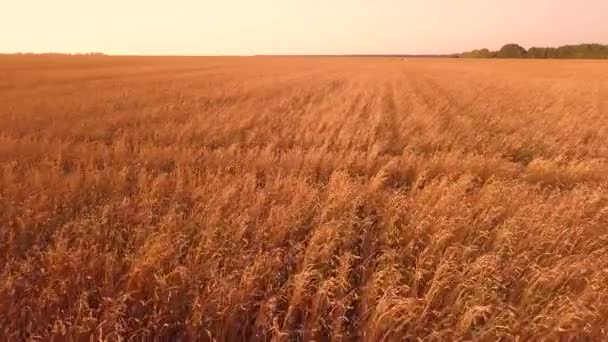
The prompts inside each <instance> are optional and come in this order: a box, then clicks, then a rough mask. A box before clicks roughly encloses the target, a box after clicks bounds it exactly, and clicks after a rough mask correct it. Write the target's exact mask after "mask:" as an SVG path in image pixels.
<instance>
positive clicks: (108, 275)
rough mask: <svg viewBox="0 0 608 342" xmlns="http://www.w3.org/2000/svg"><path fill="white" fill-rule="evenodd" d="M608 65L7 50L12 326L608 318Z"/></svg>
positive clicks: (3, 284) (505, 328)
mask: <svg viewBox="0 0 608 342" xmlns="http://www.w3.org/2000/svg"><path fill="white" fill-rule="evenodd" d="M607 265H608V63H606V62H602V61H546V60H545V61H541V60H439V59H437V60H424V59H416V60H414V59H411V60H399V59H379V58H378V59H371V58H370V59H367V58H297V57H294V58H278V57H259V58H258V57H255V58H254V57H250V58H237V57H235V58H231V57H222V58H211V57H106V56H4V57H0V334H1V335H2V336H3V338H5V339H7V340H14V341H19V340H26V339H41V340H49V339H51V338H55V339H56V340H68V339H69V340H81V341H89V339H90V338H91V337H92V338H94V339H100V340H107V341H117V340H121V339H122V340H129V339H131V340H193V341H196V340H198V341H213V340H216V341H241V340H262V341H265V340H266V341H267V340H275V341H311V340H316V341H325V340H330V339H331V340H335V341H341V340H343V341H353V340H363V341H378V340H386V341H396V340H412V341H414V340H416V339H421V340H424V341H452V340H480V341H495V340H502V341H516V340H519V341H526V340H540V339H547V340H559V339H568V338H573V339H585V338H587V339H588V340H605V339H608V330H606V327H607V326H608V266H607Z"/></svg>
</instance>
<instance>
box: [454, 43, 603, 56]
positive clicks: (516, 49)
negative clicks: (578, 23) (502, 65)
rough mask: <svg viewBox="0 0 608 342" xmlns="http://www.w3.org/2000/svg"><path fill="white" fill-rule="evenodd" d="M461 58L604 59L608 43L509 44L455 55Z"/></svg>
mask: <svg viewBox="0 0 608 342" xmlns="http://www.w3.org/2000/svg"><path fill="white" fill-rule="evenodd" d="M455 57H461V58H531V59H553V58H555V59H559V58H562V59H604V58H608V45H602V44H580V45H565V46H561V47H558V48H552V47H532V48H530V49H529V50H527V51H526V49H524V48H523V47H521V46H519V45H517V44H507V45H505V46H503V47H502V48H501V49H500V50H499V51H490V50H488V49H480V50H473V51H470V52H463V53H460V54H457V55H455Z"/></svg>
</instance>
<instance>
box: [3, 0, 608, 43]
mask: <svg viewBox="0 0 608 342" xmlns="http://www.w3.org/2000/svg"><path fill="white" fill-rule="evenodd" d="M0 4H1V5H0V9H1V10H0V32H1V33H0V52H71V53H74V52H104V53H108V54H157V55H252V54H438V53H453V52H462V51H468V50H472V49H475V48H484V47H485V48H490V49H499V48H500V47H501V46H502V45H503V44H506V43H519V44H520V45H522V46H524V47H526V48H529V47H531V46H559V45H565V44H578V43H587V42H593V43H602V44H608V19H607V18H608V0H401V1H398V0H213V1H212V0H171V1H160V0H95V1H93V0H52V1H51V0H48V1H47V0H0Z"/></svg>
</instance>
